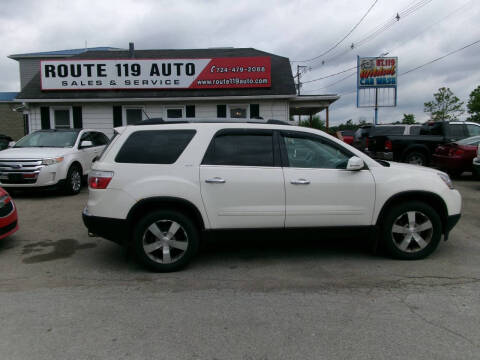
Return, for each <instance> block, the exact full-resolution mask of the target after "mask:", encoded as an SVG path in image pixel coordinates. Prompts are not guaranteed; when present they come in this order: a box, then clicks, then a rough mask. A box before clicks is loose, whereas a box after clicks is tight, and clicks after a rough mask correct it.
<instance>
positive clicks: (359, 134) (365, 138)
mask: <svg viewBox="0 0 480 360" xmlns="http://www.w3.org/2000/svg"><path fill="white" fill-rule="evenodd" d="M420 127H421V125H406V124H389V125H383V124H382V125H376V126H374V125H365V126H362V127H360V128H358V129H357V131H355V133H354V140H353V146H355V147H356V148H357V149H359V150H361V151H363V152H367V153H368V151H369V148H370V147H372V146H374V145H375V143H374V142H375V137H379V136H387V135H418V134H419V133H420Z"/></svg>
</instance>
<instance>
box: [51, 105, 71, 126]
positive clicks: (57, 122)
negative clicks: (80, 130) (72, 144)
mask: <svg viewBox="0 0 480 360" xmlns="http://www.w3.org/2000/svg"><path fill="white" fill-rule="evenodd" d="M71 110H72V109H71V108H70V107H61V108H59V107H57V108H51V113H50V119H51V125H50V126H51V128H52V129H70V128H71V127H72V122H73V120H72V111H71Z"/></svg>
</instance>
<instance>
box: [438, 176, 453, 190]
mask: <svg viewBox="0 0 480 360" xmlns="http://www.w3.org/2000/svg"><path fill="white" fill-rule="evenodd" d="M438 176H440V179H442V180H443V182H444V183H445V184H446V185H447V186H448V187H449V188H450V189H453V183H452V180H450V176H448V175H447V174H444V173H438Z"/></svg>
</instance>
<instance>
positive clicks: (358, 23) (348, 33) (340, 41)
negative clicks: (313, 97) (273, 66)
mask: <svg viewBox="0 0 480 360" xmlns="http://www.w3.org/2000/svg"><path fill="white" fill-rule="evenodd" d="M430 1H431V0H430ZM377 2H378V0H375V1H374V2H373V4H372V5H370V7H369V8H368V10H367V12H366V13H365V14H364V15H363V16H362V17H361V19H360V20H359V21H358V22H357V23H356V24H355V26H354V27H353V28H352V29H350V31H349V32H347V34H346V35H345V36H344V37H343V38H341V39H340V40H339V41H337V42H336V43H335V44H334V45H333V46H331V47H330V48H329V49H327V50H326V51H324V52H322V53H321V54H320V55H318V56H315V57H313V58H311V59H307V60H292V61H291V62H301V63H305V62H310V61H313V60H316V59H318V58H320V57H322V56H324V55H326V54H328V53H329V52H331V51H332V50H334V49H335V48H336V47H337V46H338V45H340V44H341V43H342V42H343V41H344V40H345V39H346V38H347V37H349V36H350V35H351V34H352V33H353V32H354V31H355V29H356V28H357V27H358V26H359V25H360V24H361V22H362V21H363V20H364V19H365V18H366V17H367V15H368V14H369V13H370V11H371V10H372V9H373V7H374V6H375V4H376V3H377Z"/></svg>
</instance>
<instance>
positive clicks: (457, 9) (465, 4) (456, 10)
mask: <svg viewBox="0 0 480 360" xmlns="http://www.w3.org/2000/svg"><path fill="white" fill-rule="evenodd" d="M472 1H473V0H469V1H467V2H466V3H464V4H463V5H461V6H459V7H458V8H456V9H455V10H453V11H452V12H450V13H448V14H447V15H446V16H444V17H443V18H441V19H440V20H438V21H436V22H434V23H432V24H430V25H429V26H427V27H426V28H424V29H423V30H422V31H420V32H418V33H416V34H415V36H413V37H411V38H409V39H408V40H406V41H404V42H402V43H400V44H399V45H398V46H397V47H396V48H395V49H397V48H399V47H400V46H402V45H404V44H405V43H407V42H409V41H411V40H413V39H415V38H416V37H418V36H419V35H420V34H422V33H424V32H425V31H427V30H429V29H430V28H432V27H433V26H434V25H437V24H439V23H441V22H442V21H444V20H446V19H447V18H449V17H451V16H452V15H454V14H455V13H457V12H459V11H460V10H462V9H463V8H465V7H466V6H467V5H468V4H469V3H471V2H472ZM347 51H348V50H347ZM391 51H392V50H391ZM391 51H390V52H391ZM355 68H356V67H355ZM337 74H338V73H337ZM334 75H336V74H332V76H334ZM353 75H354V74H351V75H348V76H346V77H344V78H342V79H340V80H338V81H335V82H333V83H331V84H329V85H327V86H325V87H323V88H318V89H315V90H305V91H307V92H308V91H316V90H322V89H325V88H328V87H331V86H333V85H336V84H338V83H339V82H341V81H343V80H345V79H348V78H349V77H350V76H353ZM328 77H330V76H328Z"/></svg>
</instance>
